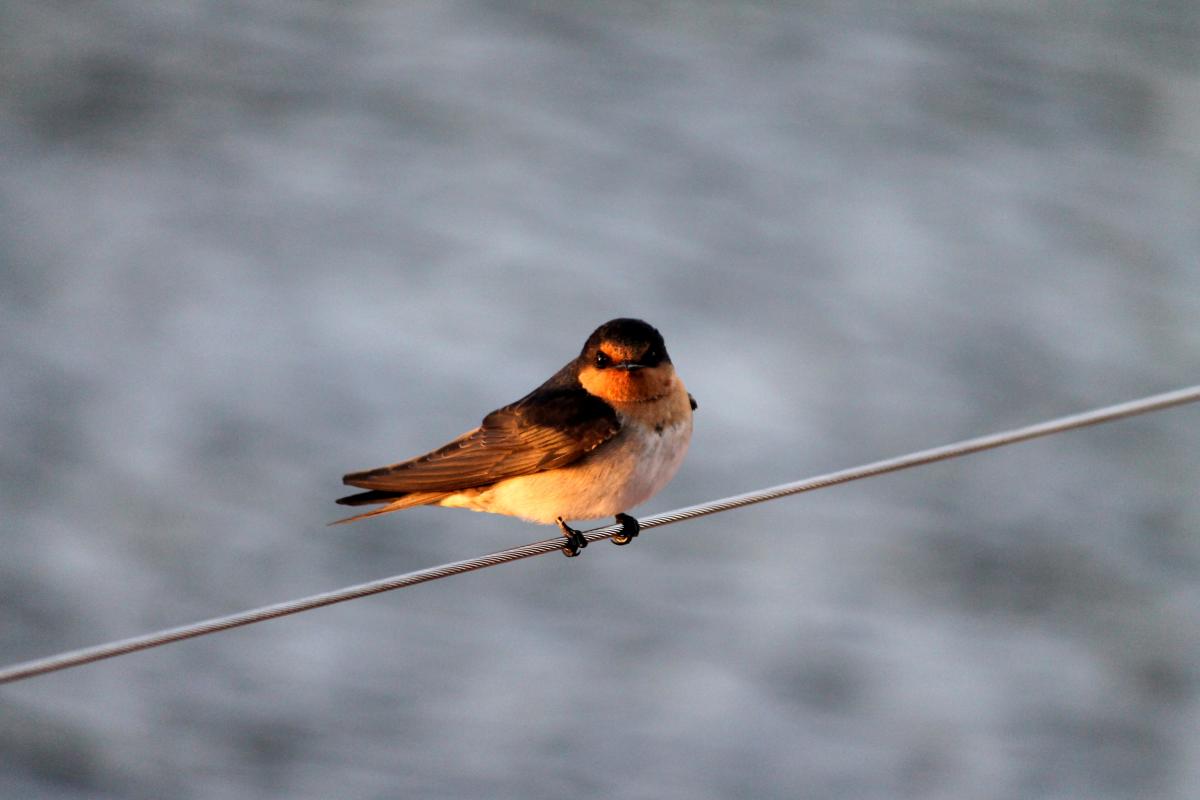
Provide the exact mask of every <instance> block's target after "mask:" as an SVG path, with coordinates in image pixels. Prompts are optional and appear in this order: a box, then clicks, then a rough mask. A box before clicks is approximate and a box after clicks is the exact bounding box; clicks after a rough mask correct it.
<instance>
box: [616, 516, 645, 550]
mask: <svg viewBox="0 0 1200 800" xmlns="http://www.w3.org/2000/svg"><path fill="white" fill-rule="evenodd" d="M617 522H619V523H621V532H620V533H617V534H614V535H613V537H612V543H613V544H617V545H626V544H629V543H630V542H632V541H633V540H634V539H635V538H636V537H637V535H638V533H640V532H641V530H642V524H641V523H640V522H638V521H637V520H636V519H634V518H633V517H631V516H629V515H628V514H617Z"/></svg>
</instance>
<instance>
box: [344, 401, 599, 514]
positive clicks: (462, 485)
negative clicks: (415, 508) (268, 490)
mask: <svg viewBox="0 0 1200 800" xmlns="http://www.w3.org/2000/svg"><path fill="white" fill-rule="evenodd" d="M620 427H621V426H620V422H618V420H617V415H616V412H615V411H614V410H613V408H612V406H610V405H608V404H607V403H605V402H604V401H603V400H600V399H599V398H597V397H595V396H594V395H591V394H589V393H588V392H586V391H585V390H584V389H583V388H582V387H578V386H575V387H568V388H559V387H554V388H550V387H547V386H543V387H540V388H539V389H537V390H535V391H534V392H533V393H531V394H529V395H528V396H526V397H524V398H522V399H521V400H518V401H517V402H516V403H513V404H511V405H508V406H505V407H504V408H501V409H499V410H497V411H493V412H492V413H491V414H488V415H487V416H486V417H485V418H484V420H483V423H482V424H481V425H480V426H479V427H478V428H475V429H474V430H471V431H468V432H466V433H464V434H463V435H462V436H460V437H458V438H457V439H455V440H454V441H452V442H449V443H448V444H445V445H443V446H442V447H439V448H438V449H436V450H433V451H431V452H429V453H426V454H425V455H423V456H418V457H417V458H413V459H410V460H408V461H403V462H401V463H399V464H390V465H388V466H385V467H378V468H376V469H370V470H364V471H362V472H352V473H350V474H349V475H346V476H345V477H344V478H343V479H342V481H343V483H345V484H347V485H349V486H357V487H359V488H362V489H377V490H382V491H389V492H430V491H432V492H452V491H458V490H461V489H469V488H473V487H478V486H487V485H489V484H492V483H495V482H497V481H500V480H504V479H505V478H513V477H517V476H519V475H530V474H532V473H535V472H542V471H544V470H548V469H556V468H558V467H563V466H566V465H568V464H570V463H572V462H574V461H576V460H578V459H580V458H582V457H583V456H584V455H585V454H586V453H588V452H589V451H591V450H593V449H594V448H596V447H597V446H599V445H601V444H603V443H604V442H606V441H608V440H609V439H611V438H612V437H613V436H615V435H616V434H617V431H619V430H620Z"/></svg>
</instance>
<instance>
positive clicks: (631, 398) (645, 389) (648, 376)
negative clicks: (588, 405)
mask: <svg viewBox="0 0 1200 800" xmlns="http://www.w3.org/2000/svg"><path fill="white" fill-rule="evenodd" d="M579 382H580V383H581V384H583V388H584V389H586V390H587V391H588V392H589V393H590V394H594V395H596V396H597V397H599V398H600V399H601V400H604V401H606V402H608V403H611V404H613V405H626V404H629V403H649V402H652V401H655V400H660V399H662V398H664V397H666V396H667V395H669V394H671V393H672V392H673V391H674V390H675V389H676V388H677V387H676V384H678V383H679V381H678V380H677V379H676V377H675V368H674V367H673V366H671V364H670V363H669V362H668V363H664V364H660V365H659V366H657V367H645V368H643V369H638V370H632V371H628V372H627V371H625V370H622V369H611V368H610V369H597V368H596V367H594V366H591V365H590V364H589V365H588V366H585V367H584V368H583V369H581V370H580V371H579Z"/></svg>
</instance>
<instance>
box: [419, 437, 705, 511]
mask: <svg viewBox="0 0 1200 800" xmlns="http://www.w3.org/2000/svg"><path fill="white" fill-rule="evenodd" d="M691 438H692V417H691V414H688V415H687V416H686V417H685V418H684V419H682V420H680V421H678V422H676V423H674V424H672V425H664V426H661V429H660V428H655V427H651V426H647V425H645V424H643V423H642V422H640V421H637V420H632V419H623V420H622V427H621V432H620V433H618V434H617V435H616V436H615V437H613V438H612V439H611V440H610V441H608V442H605V443H604V444H602V445H600V447H598V448H596V450H594V451H593V452H591V453H589V454H588V455H587V456H585V457H584V458H582V459H581V460H579V461H578V462H576V463H575V464H572V465H571V466H569V467H563V468H561V469H555V470H549V471H547V472H539V473H537V474H535V475H526V476H523V477H520V478H510V479H508V480H504V481H500V482H499V483H497V484H494V485H493V486H490V487H487V488H485V489H473V490H471V491H468V492H460V493H458V494H455V495H451V496H450V497H447V498H445V499H444V500H443V501H442V502H441V503H440V504H439V505H443V506H451V507H457V508H470V509H473V510H475V511H490V512H492V513H493V514H507V515H509V516H514V517H521V518H523V519H527V520H530V521H532V522H543V523H553V522H554V521H555V520H556V519H557V518H558V517H563V518H564V519H568V520H570V519H595V518H597V517H610V516H613V515H615V514H619V513H623V512H627V511H629V510H630V509H632V508H633V507H634V506H637V505H639V504H640V503H644V502H645V501H647V500H649V499H650V498H651V497H653V496H654V495H655V494H656V493H658V492H659V491H660V490H661V489H662V488H663V487H664V486H666V485H667V484H668V483H670V481H671V478H673V477H675V473H676V472H677V471H678V470H679V466H680V464H682V463H683V457H684V456H685V455H686V454H687V449H688V443H689V442H690V441H691Z"/></svg>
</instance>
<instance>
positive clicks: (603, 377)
mask: <svg viewBox="0 0 1200 800" xmlns="http://www.w3.org/2000/svg"><path fill="white" fill-rule="evenodd" d="M577 363H578V365H579V382H580V383H581V384H583V388H584V389H586V390H587V391H588V392H589V393H591V394H594V395H596V396H597V397H599V398H600V399H602V400H605V401H606V402H609V403H614V404H623V403H642V402H647V401H650V400H655V399H657V398H659V397H662V396H664V395H665V394H667V392H669V391H670V390H671V387H672V384H673V383H674V381H675V367H674V366H673V365H672V364H671V357H670V356H669V355H667V346H666V343H664V342H663V338H662V334H661V333H659V332H658V331H657V330H655V329H654V327H653V326H652V325H649V324H648V323H645V322H642V321H641V320H640V319H625V318H622V319H614V320H610V321H609V322H606V323H604V324H603V325H601V326H600V327H599V328H597V329H596V330H595V331H594V332H593V333H592V335H591V336H589V337H588V340H587V342H586V343H585V344H584V345H583V351H582V352H581V353H580V354H579V359H578V362H577Z"/></svg>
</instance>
